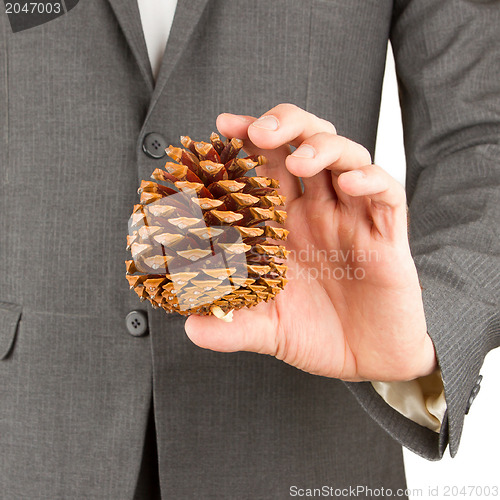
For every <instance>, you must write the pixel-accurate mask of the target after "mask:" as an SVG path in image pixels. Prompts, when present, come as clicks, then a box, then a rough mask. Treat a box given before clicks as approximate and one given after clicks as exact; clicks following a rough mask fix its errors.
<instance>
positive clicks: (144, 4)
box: [137, 0, 446, 432]
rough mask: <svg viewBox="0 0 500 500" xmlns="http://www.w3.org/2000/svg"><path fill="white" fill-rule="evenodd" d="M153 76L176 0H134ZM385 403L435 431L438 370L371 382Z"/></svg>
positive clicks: (440, 406)
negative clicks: (404, 378) (399, 379)
mask: <svg viewBox="0 0 500 500" xmlns="http://www.w3.org/2000/svg"><path fill="white" fill-rule="evenodd" d="M137 3H138V6H139V12H140V16H141V23H142V28H143V31H144V38H145V40H146V47H147V49H148V55H149V61H150V63H151V69H152V72H153V77H154V79H155V80H156V78H157V76H158V71H159V69H160V65H161V61H162V58H163V54H164V52H165V46H166V44H167V40H168V36H169V34H170V29H171V27H172V22H173V19H174V14H175V8H176V7H177V0H137ZM372 385H373V388H374V389H375V391H377V393H378V394H379V395H380V396H381V397H382V398H383V399H384V400H385V402H386V403H387V404H388V405H389V406H391V407H392V408H394V409H395V410H396V411H398V412H399V413H401V414H402V415H404V416H405V417H407V418H409V419H411V420H413V421H414V422H416V423H417V424H420V425H422V426H424V427H427V428H429V429H431V430H433V431H435V432H439V431H440V429H441V424H442V422H443V418H444V414H445V411H446V401H445V397H444V388H443V381H442V378H441V373H440V372H439V370H438V371H436V372H434V373H433V374H431V375H429V376H428V377H421V378H419V379H416V380H411V381H409V382H372Z"/></svg>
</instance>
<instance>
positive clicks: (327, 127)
mask: <svg viewBox="0 0 500 500" xmlns="http://www.w3.org/2000/svg"><path fill="white" fill-rule="evenodd" d="M320 121H321V124H322V125H323V126H324V127H325V130H326V131H327V132H329V133H330V134H333V135H337V129H336V128H335V125H334V124H333V123H332V122H329V121H328V120H325V119H324V118H320Z"/></svg>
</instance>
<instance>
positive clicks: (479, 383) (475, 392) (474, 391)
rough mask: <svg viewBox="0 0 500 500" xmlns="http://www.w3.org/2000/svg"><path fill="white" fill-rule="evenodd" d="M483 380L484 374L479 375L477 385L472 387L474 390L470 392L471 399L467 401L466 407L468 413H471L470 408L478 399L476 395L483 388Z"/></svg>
mask: <svg viewBox="0 0 500 500" xmlns="http://www.w3.org/2000/svg"><path fill="white" fill-rule="evenodd" d="M481 380H483V376H482V375H479V377H478V379H477V382H476V385H475V386H474V388H473V389H472V391H471V393H470V396H469V399H468V401H467V406H466V408H465V414H466V415H467V414H468V413H469V410H470V407H471V406H472V403H473V402H474V400H475V399H476V396H477V395H478V394H479V391H480V389H481Z"/></svg>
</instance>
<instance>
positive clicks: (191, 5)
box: [145, 0, 208, 121]
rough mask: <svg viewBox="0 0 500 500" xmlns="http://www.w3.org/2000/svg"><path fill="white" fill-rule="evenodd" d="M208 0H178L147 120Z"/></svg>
mask: <svg viewBox="0 0 500 500" xmlns="http://www.w3.org/2000/svg"><path fill="white" fill-rule="evenodd" d="M207 2H208V0H177V7H176V9H175V16H174V20H173V23H172V28H171V30H170V35H169V37H168V41H167V46H166V48H165V54H164V56H163V59H162V62H161V66H160V71H159V73H158V78H157V81H156V86H155V88H154V91H153V96H152V98H151V102H150V106H149V110H148V113H147V116H146V120H145V121H147V119H148V118H149V115H150V114H151V112H152V111H153V108H154V106H155V105H156V103H157V102H158V98H159V97H160V95H161V93H162V91H163V88H164V87H165V84H166V83H167V81H168V79H169V78H170V76H171V74H172V71H173V69H174V68H175V65H176V64H177V62H178V61H179V59H180V57H181V55H182V53H183V52H184V49H185V48H186V45H187V43H188V41H189V39H190V38H191V36H192V34H193V32H194V30H195V28H196V26H197V24H198V22H199V20H200V17H201V15H202V13H203V11H204V10H205V6H206V4H207Z"/></svg>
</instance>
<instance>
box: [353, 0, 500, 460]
mask: <svg viewBox="0 0 500 500" xmlns="http://www.w3.org/2000/svg"><path fill="white" fill-rule="evenodd" d="M499 26H500V3H499V2H498V1H494V0H490V1H488V0H483V1H477V0H396V1H395V2H394V15H393V20H392V28H391V43H392V47H393V51H394V56H395V61H396V72H397V76H398V85H399V93H400V103H401V109H402V117H403V126H404V134H405V150H406V160H407V185H406V189H407V196H408V204H409V214H410V244H411V248H412V253H413V257H414V259H415V263H416V266H417V269H418V273H419V277H420V282H421V285H422V288H423V300H424V308H425V314H426V320H427V328H428V332H429V335H430V336H431V338H432V340H433V342H434V345H435V348H436V352H437V357H438V362H439V366H440V369H441V373H442V377H443V382H444V390H445V397H446V404H447V412H446V415H445V418H444V421H443V425H442V426H441V430H440V433H439V435H437V434H436V433H435V436H432V434H429V432H432V431H429V430H428V429H425V428H423V427H421V426H418V425H417V424H415V423H413V422H410V421H409V420H408V419H406V418H405V417H403V416H402V415H400V414H397V412H395V411H394V410H392V409H391V408H389V407H388V405H386V404H385V403H384V402H383V400H382V398H380V396H378V395H377V394H376V393H375V391H374V390H373V388H372V387H370V384H365V383H362V384H351V383H350V384H348V386H349V388H350V389H351V390H352V391H353V393H354V395H355V396H356V397H357V398H358V399H359V401H360V403H361V404H362V405H363V406H364V407H365V409H367V411H369V413H370V414H371V415H372V417H373V418H375V419H376V420H377V421H378V422H379V423H380V424H381V425H382V426H383V427H384V428H385V429H386V430H387V431H388V432H389V433H390V434H391V435H393V437H395V438H396V439H397V440H398V441H400V442H401V443H402V444H403V445H405V446H407V447H408V448H410V449H412V450H413V451H415V452H416V453H418V454H420V455H421V456H424V457H426V458H429V459H438V458H441V457H442V456H443V453H444V450H445V448H446V446H447V445H448V444H449V447H450V453H451V455H452V456H455V454H456V453H457V449H458V446H459V442H460V436H461V433H462V428H463V424H464V417H465V414H466V413H467V411H468V408H469V407H470V404H471V403H472V400H473V398H474V396H475V395H476V394H477V391H478V389H479V383H480V377H479V371H480V369H481V366H482V364H483V361H484V357H485V356H486V354H487V353H488V352H489V351H490V350H491V349H493V348H495V347H498V345H500V313H499V311H500V307H499V297H500V286H499V284H500V258H499V256H500V248H499V246H500V245H499V241H500V238H499V227H500V142H499V141H500V83H499V82H500V30H499V29H498V27H499ZM384 405H385V407H384Z"/></svg>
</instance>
